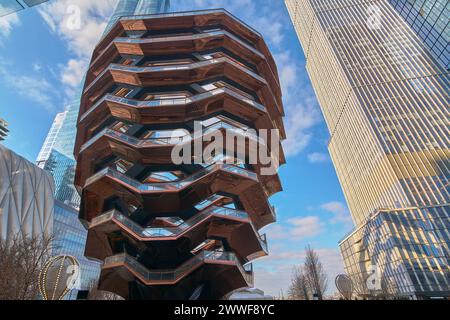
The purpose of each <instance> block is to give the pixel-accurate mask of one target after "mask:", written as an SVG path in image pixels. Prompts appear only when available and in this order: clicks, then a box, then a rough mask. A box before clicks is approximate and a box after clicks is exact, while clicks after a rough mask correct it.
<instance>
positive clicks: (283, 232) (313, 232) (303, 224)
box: [267, 216, 323, 240]
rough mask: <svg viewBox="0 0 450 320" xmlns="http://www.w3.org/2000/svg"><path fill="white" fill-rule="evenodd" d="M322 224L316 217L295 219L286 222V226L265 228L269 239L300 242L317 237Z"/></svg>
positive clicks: (321, 229) (276, 225)
mask: <svg viewBox="0 0 450 320" xmlns="http://www.w3.org/2000/svg"><path fill="white" fill-rule="evenodd" d="M322 231H323V224H322V222H321V221H320V219H319V217H317V216H307V217H297V218H292V219H289V220H288V221H287V224H286V225H282V224H275V225H271V226H269V227H268V228H267V234H268V237H269V239H274V240H277V239H292V240H300V239H304V238H310V237H314V236H317V235H319V234H320V233H321V232H322Z"/></svg>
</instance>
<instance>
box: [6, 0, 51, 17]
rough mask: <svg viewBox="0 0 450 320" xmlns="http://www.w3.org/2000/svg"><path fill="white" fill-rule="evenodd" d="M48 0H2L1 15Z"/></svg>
mask: <svg viewBox="0 0 450 320" xmlns="http://www.w3.org/2000/svg"><path fill="white" fill-rule="evenodd" d="M47 1H48V0H1V1H0V17H3V16H6V15H8V14H11V13H14V12H17V11H20V10H23V9H25V8H27V7H33V6H36V5H38V4H41V3H44V2H47Z"/></svg>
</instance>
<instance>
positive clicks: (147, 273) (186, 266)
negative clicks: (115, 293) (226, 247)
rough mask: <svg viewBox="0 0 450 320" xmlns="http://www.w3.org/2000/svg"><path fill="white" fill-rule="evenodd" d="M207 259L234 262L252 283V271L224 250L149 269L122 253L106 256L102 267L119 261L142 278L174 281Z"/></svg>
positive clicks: (203, 252) (208, 252) (204, 252)
mask: <svg viewBox="0 0 450 320" xmlns="http://www.w3.org/2000/svg"><path fill="white" fill-rule="evenodd" d="M208 260H209V261H232V262H235V264H236V266H237V267H238V269H239V270H240V271H241V273H242V275H243V276H244V279H245V280H246V282H247V283H249V284H252V283H253V271H246V270H245V269H244V267H243V266H242V265H241V263H240V262H239V259H238V258H237V257H236V255H235V254H234V253H231V252H224V251H202V252H201V253H200V254H198V255H196V256H194V257H192V258H191V259H189V260H187V261H186V262H185V263H183V264H182V265H181V266H180V267H178V268H176V269H172V270H149V269H147V268H146V267H145V266H143V265H142V264H140V263H139V262H138V261H137V260H136V259H135V258H133V257H132V256H130V255H128V254H126V253H122V254H118V255H115V256H111V257H107V258H106V259H105V260H104V263H103V268H105V267H108V265H114V264H117V263H121V264H124V265H126V266H128V267H131V269H132V270H133V271H135V272H137V273H138V274H139V275H141V276H142V278H144V279H145V280H148V281H176V280H178V279H180V278H181V277H182V276H184V275H185V274H186V273H187V272H188V271H190V270H193V269H196V268H198V267H199V266H200V265H201V264H203V263H206V262H207V261H208ZM247 268H248V267H247Z"/></svg>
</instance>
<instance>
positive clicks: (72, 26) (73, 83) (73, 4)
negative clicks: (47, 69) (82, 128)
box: [39, 0, 117, 94]
mask: <svg viewBox="0 0 450 320" xmlns="http://www.w3.org/2000/svg"><path fill="white" fill-rule="evenodd" d="M116 1H117V0H103V1H91V0H60V1H55V2H50V3H48V4H46V5H43V6H41V7H40V9H39V13H40V15H41V16H42V18H43V19H44V21H45V22H46V23H47V25H48V26H49V28H50V30H51V31H52V32H53V33H55V34H56V35H57V36H59V37H60V38H61V39H63V40H64V41H65V42H66V44H67V48H68V49H69V51H70V52H71V53H72V54H73V58H71V59H69V60H68V61H67V64H66V65H65V66H62V67H61V71H60V81H61V82H62V83H63V84H64V85H66V86H67V88H66V89H65V91H66V92H67V93H69V94H73V92H74V88H76V87H78V86H79V85H80V82H81V80H82V78H83V75H84V72H85V70H87V66H88V64H89V59H90V57H91V54H92V51H93V49H94V48H95V46H96V45H97V43H98V41H99V40H100V37H101V35H102V33H103V31H104V29H105V27H106V24H107V21H108V19H109V17H110V15H111V13H112V10H113V8H114V5H115V3H116Z"/></svg>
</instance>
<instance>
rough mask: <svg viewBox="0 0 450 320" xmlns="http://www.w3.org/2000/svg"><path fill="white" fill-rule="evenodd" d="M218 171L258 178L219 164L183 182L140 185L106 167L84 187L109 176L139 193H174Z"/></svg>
mask: <svg viewBox="0 0 450 320" xmlns="http://www.w3.org/2000/svg"><path fill="white" fill-rule="evenodd" d="M219 169H223V170H225V171H228V172H231V173H236V174H239V175H242V176H245V177H248V178H250V179H253V180H258V176H257V174H256V173H254V172H251V171H248V170H246V169H243V168H240V167H238V166H235V165H231V164H220V165H218V164H212V165H209V166H208V167H205V168H204V169H203V170H201V171H199V172H197V173H194V174H193V175H191V176H189V177H187V178H186V179H184V180H183V181H180V182H160V183H151V184H143V183H141V182H139V181H137V180H134V179H132V178H130V177H128V176H126V175H124V174H122V173H119V172H118V171H116V170H113V169H111V168H109V167H107V168H104V169H103V170H101V171H99V172H98V173H96V174H95V175H93V176H91V177H90V178H88V179H87V180H86V185H89V184H91V183H92V182H94V181H96V180H98V179H99V178H101V177H103V176H110V177H113V178H116V179H119V180H121V181H122V182H124V183H125V184H128V185H129V186H131V187H133V188H135V189H138V190H140V191H171V190H172V191H176V190H179V189H182V188H184V187H185V186H187V185H189V184H191V183H192V182H194V181H195V180H197V179H199V178H201V177H204V176H206V175H207V174H208V173H210V172H212V171H214V170H219Z"/></svg>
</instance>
